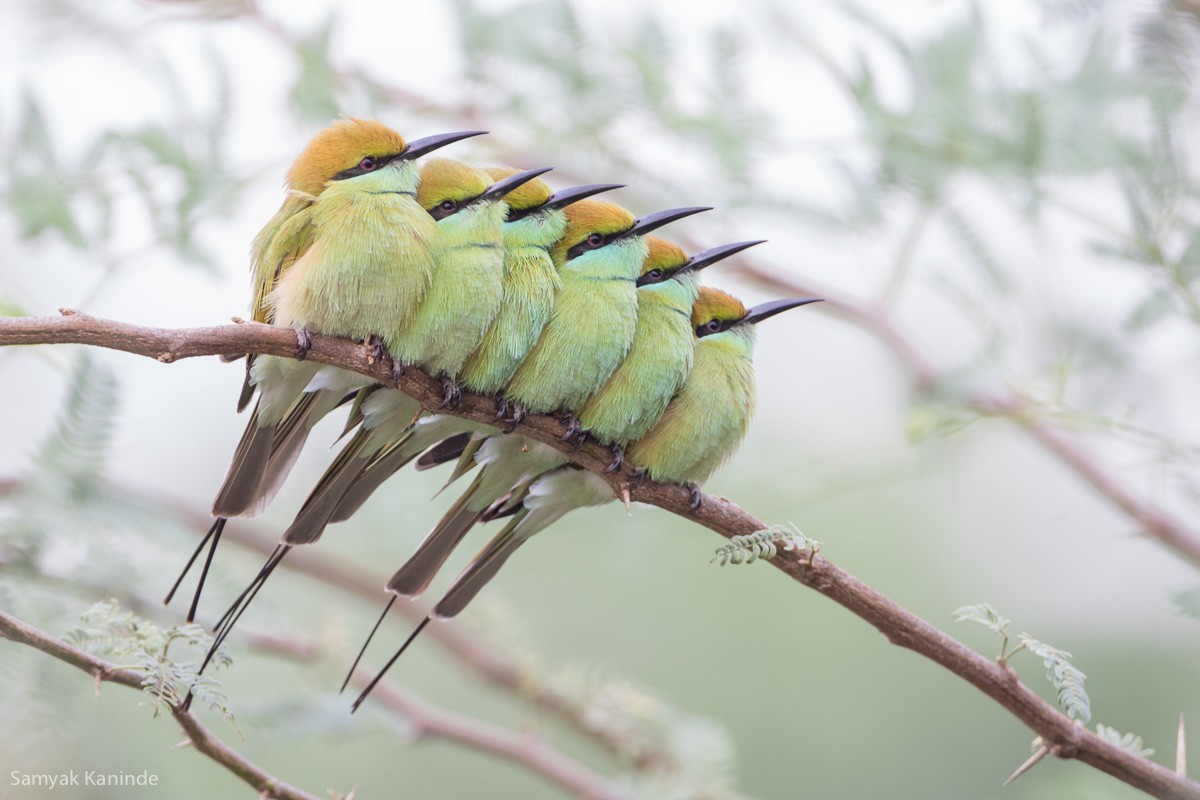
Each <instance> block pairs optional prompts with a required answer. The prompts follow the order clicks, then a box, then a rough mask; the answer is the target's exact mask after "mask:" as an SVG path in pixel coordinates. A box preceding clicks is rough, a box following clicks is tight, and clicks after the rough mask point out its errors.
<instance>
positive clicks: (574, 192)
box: [530, 183, 625, 211]
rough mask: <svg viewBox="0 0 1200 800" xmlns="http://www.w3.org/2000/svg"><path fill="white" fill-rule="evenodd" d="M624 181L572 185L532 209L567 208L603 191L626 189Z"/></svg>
mask: <svg viewBox="0 0 1200 800" xmlns="http://www.w3.org/2000/svg"><path fill="white" fill-rule="evenodd" d="M624 188H625V184H623V183H585V184H584V185H583V186H572V187H571V188H570V189H563V190H562V191H558V192H555V193H554V194H552V195H550V196H549V197H547V198H546V202H544V203H542V204H541V205H540V206H537V207H536V208H532V209H530V211H550V210H553V209H557V208H566V207H567V206H569V205H571V203H577V202H579V201H580V200H583V199H585V198H588V197H591V196H593V195H597V194H600V193H601V192H611V191H612V190H613V189H624Z"/></svg>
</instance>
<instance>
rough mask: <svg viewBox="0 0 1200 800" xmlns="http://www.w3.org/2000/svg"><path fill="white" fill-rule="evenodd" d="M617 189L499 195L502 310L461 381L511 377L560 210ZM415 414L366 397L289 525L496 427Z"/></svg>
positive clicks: (352, 502)
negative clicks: (454, 441)
mask: <svg viewBox="0 0 1200 800" xmlns="http://www.w3.org/2000/svg"><path fill="white" fill-rule="evenodd" d="M488 173H489V175H491V177H492V178H495V179H496V180H498V181H501V180H508V179H511V178H512V176H514V175H516V174H517V173H516V170H512V169H508V168H496V169H493V170H488ZM618 188H621V187H620V185H619V184H588V185H585V186H575V187H572V188H570V189H564V190H562V191H559V192H555V193H553V194H551V192H550V187H548V186H547V185H546V184H545V183H544V182H542V181H541V180H536V179H535V180H531V181H529V182H528V183H525V184H524V185H522V186H520V187H517V188H516V189H514V190H512V191H511V192H509V194H507V195H506V196H505V204H506V205H507V206H508V215H507V218H506V221H505V224H504V228H503V242H504V263H503V278H502V281H501V289H502V299H501V302H500V309H499V312H498V314H497V315H496V317H495V318H494V319H493V320H492V323H491V325H490V326H489V327H488V329H487V332H486V333H485V334H484V336H483V340H482V341H481V342H480V344H479V346H478V347H477V348H475V350H474V352H472V353H471V354H470V356H469V357H468V358H467V360H466V363H465V365H464V366H463V368H462V370H461V372H460V373H459V378H458V381H459V383H460V384H461V385H462V386H464V387H465V388H467V389H469V390H471V391H473V392H479V393H482V394H493V393H495V392H496V391H498V390H499V389H500V388H502V387H503V386H504V384H506V383H507V382H508V380H509V379H510V378H511V377H512V374H513V372H515V371H516V368H517V366H518V365H519V364H520V362H521V360H522V359H523V358H524V357H525V355H526V354H528V352H529V350H530V349H531V348H532V347H533V345H534V344H535V343H536V341H537V338H538V336H539V335H540V334H541V331H542V328H543V327H545V325H546V322H547V321H548V320H549V318H550V312H551V309H552V308H553V304H554V295H555V292H556V291H557V290H558V288H559V287H560V285H561V283H560V281H559V277H558V271H557V269H556V267H555V265H554V262H553V261H552V260H551V259H550V252H549V251H550V248H552V247H553V246H554V244H555V243H556V242H557V241H558V240H559V239H561V238H562V237H563V235H564V233H565V232H566V227H567V218H566V215H565V213H564V212H563V209H565V208H566V207H567V206H569V205H571V204H572V203H576V202H578V201H580V200H583V199H585V198H588V197H591V196H593V195H596V194H599V193H601V192H606V191H611V190H612V189H618ZM416 413H417V409H416V408H415V406H414V405H413V404H411V402H409V401H407V398H405V397H404V396H403V395H397V394H396V393H393V392H373V393H371V395H370V396H369V397H366V398H365V399H364V400H363V402H362V404H361V407H360V413H359V414H358V417H359V418H360V419H361V422H362V428H361V429H360V430H359V431H358V432H357V433H356V434H355V436H354V438H353V439H351V441H350V442H349V443H347V445H346V446H345V447H344V448H343V449H342V452H341V453H339V455H338V457H337V459H336V460H335V461H334V463H333V464H332V465H331V466H330V468H329V470H327V471H326V474H325V476H323V478H322V480H321V481H320V483H319V484H318V486H317V488H316V489H314V491H313V494H312V495H310V497H309V499H308V500H307V501H306V502H305V505H304V509H302V510H301V513H300V514H299V515H297V519H296V522H295V523H293V527H305V528H308V529H310V530H311V531H312V533H311V534H309V535H310V536H319V535H320V529H321V528H323V526H324V525H325V524H328V523H329V522H341V521H344V520H346V519H349V518H350V517H351V516H352V515H353V514H354V513H355V512H356V511H357V510H358V509H359V508H360V507H361V506H362V504H363V503H364V502H366V500H367V498H368V497H370V496H371V494H372V493H374V491H375V490H376V489H377V488H379V486H380V485H381V484H382V483H383V482H384V481H385V480H387V479H388V478H389V477H391V475H393V474H394V473H395V472H396V471H397V470H399V469H400V468H401V467H403V466H404V465H405V464H407V463H408V462H409V461H411V460H412V459H413V458H416V457H417V456H418V455H420V454H421V453H422V452H423V451H424V450H426V449H427V448H429V447H430V446H431V445H433V444H435V443H436V442H439V441H441V440H443V439H445V438H446V437H449V436H453V435H455V434H460V433H470V432H475V431H490V432H494V431H495V429H494V428H492V427H491V426H487V425H482V424H480V423H474V422H471V421H469V420H464V419H461V418H459V417H453V416H446V415H430V416H427V417H423V418H422V419H421V420H419V421H418V422H417V423H416V424H413V423H412V420H413V417H414V415H415V414H416ZM331 503H332V504H333V506H332V507H331V505H330V504H331Z"/></svg>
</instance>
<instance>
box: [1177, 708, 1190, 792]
mask: <svg viewBox="0 0 1200 800" xmlns="http://www.w3.org/2000/svg"><path fill="white" fill-rule="evenodd" d="M1175 774H1176V775H1178V776H1179V777H1181V778H1186V777H1187V729H1186V727H1185V726H1184V724H1183V712H1182V711H1180V712H1179V734H1178V735H1177V737H1176V739H1175Z"/></svg>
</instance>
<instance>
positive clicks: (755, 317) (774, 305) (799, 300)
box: [737, 297, 825, 325]
mask: <svg viewBox="0 0 1200 800" xmlns="http://www.w3.org/2000/svg"><path fill="white" fill-rule="evenodd" d="M824 299H825V298H823V297H793V298H790V299H788V300H771V301H770V302H767V303H759V304H758V305H756V306H754V307H753V308H751V309H750V311H749V312H747V314H746V316H744V317H742V318H741V319H739V320H738V321H737V324H738V325H756V324H758V323H759V322H762V321H763V320H764V319H767V318H769V317H773V316H775V315H776V314H781V313H783V312H784V311H787V310H788V309H790V308H799V307H800V306H806V305H808V304H809V303H819V302H821V301H822V300H824Z"/></svg>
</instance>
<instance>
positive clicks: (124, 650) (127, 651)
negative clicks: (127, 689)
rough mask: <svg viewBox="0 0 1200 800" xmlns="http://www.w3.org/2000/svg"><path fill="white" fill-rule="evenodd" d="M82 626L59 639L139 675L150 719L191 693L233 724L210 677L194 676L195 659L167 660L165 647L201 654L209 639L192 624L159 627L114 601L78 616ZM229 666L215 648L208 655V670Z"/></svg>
mask: <svg viewBox="0 0 1200 800" xmlns="http://www.w3.org/2000/svg"><path fill="white" fill-rule="evenodd" d="M80 619H81V620H82V621H83V623H84V624H83V625H80V626H77V627H74V628H71V629H70V630H69V631H67V633H66V635H65V636H64V637H63V638H64V639H65V640H66V641H67V642H68V643H70V644H73V645H75V646H76V647H79V648H81V649H83V650H86V651H87V652H89V653H92V654H93V655H99V656H115V657H116V659H117V661H116V664H117V666H120V667H129V668H131V669H135V670H137V671H139V672H141V673H143V675H144V677H143V679H142V689H143V690H144V691H145V692H146V694H148V695H150V698H151V699H150V700H148V701H146V703H145V705H148V706H150V709H151V711H152V712H153V715H154V716H155V717H157V716H159V715H160V714H163V713H170V709H171V707H173V706H178V705H179V704H180V703H182V702H183V700H184V698H185V697H187V696H188V695H189V694H191V695H192V696H193V697H194V699H195V700H197V701H199V702H200V704H201V705H202V706H204V707H206V708H208V709H210V710H212V711H216V712H217V713H219V714H221V716H223V717H225V719H227V720H229V721H230V722H233V711H232V710H231V709H230V707H229V699H228V698H227V697H226V696H225V693H224V692H222V691H220V690H219V689H217V688H216V687H217V685H218V684H217V682H216V681H215V680H214V679H213V678H212V677H211V675H201V674H200V673H199V672H198V667H199V662H198V660H192V661H179V660H177V659H174V658H171V657H170V656H171V653H170V649H171V645H172V644H175V643H177V642H178V643H180V644H182V645H184V646H186V647H189V648H191V649H192V650H194V651H196V655H199V654H202V653H205V652H207V651H208V649H209V647H211V646H212V643H213V636H212V634H210V633H209V632H208V631H206V630H204V629H203V628H201V627H200V626H199V625H196V624H194V623H188V624H185V625H173V626H171V627H170V628H166V629H164V628H160V627H158V626H157V625H155V624H153V623H151V622H149V621H148V620H145V619H141V618H140V617H138V616H137V615H135V614H134V613H133V612H131V611H128V610H125V609H123V608H121V606H120V603H118V602H117V601H116V600H103V601H101V602H99V603H96V604H95V605H93V606H92V607H91V608H89V609H88V610H87V611H85V612H83V614H82V615H81V616H80ZM231 663H232V660H231V659H230V657H229V651H228V650H227V649H226V648H225V646H224V645H221V646H220V647H218V648H217V650H216V651H215V652H214V653H213V658H212V666H213V668H214V670H216V669H220V668H222V667H227V666H229V665H230V664H231Z"/></svg>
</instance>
